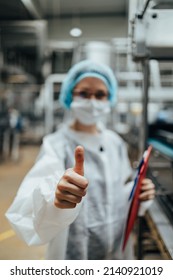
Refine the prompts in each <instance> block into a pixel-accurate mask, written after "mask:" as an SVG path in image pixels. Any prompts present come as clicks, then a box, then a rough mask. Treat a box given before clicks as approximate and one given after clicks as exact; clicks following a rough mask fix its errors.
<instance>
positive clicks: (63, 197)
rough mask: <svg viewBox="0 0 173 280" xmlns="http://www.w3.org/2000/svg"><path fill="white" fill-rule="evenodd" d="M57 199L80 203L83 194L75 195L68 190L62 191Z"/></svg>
mask: <svg viewBox="0 0 173 280" xmlns="http://www.w3.org/2000/svg"><path fill="white" fill-rule="evenodd" d="M57 199H58V200H60V201H68V202H72V203H80V202H81V200H82V197H81V196H77V195H73V194H71V193H68V192H60V193H58V195H57Z"/></svg>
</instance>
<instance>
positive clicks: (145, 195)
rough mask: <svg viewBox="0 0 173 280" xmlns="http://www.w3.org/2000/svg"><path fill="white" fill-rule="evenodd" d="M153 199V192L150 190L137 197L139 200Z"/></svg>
mask: <svg viewBox="0 0 173 280" xmlns="http://www.w3.org/2000/svg"><path fill="white" fill-rule="evenodd" d="M151 196H152V197H154V196H155V191H154V190H153V191H152V190H150V191H145V192H142V193H141V194H140V195H139V198H140V199H148V198H149V197H151Z"/></svg>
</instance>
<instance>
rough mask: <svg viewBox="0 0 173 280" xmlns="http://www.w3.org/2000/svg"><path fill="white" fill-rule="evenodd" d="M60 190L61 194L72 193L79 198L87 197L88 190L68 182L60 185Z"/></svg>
mask: <svg viewBox="0 0 173 280" xmlns="http://www.w3.org/2000/svg"><path fill="white" fill-rule="evenodd" d="M58 190H59V191H61V192H64V193H65V192H67V193H71V194H73V195H77V196H85V195H86V188H81V187H78V186H76V185H74V184H71V183H68V182H66V184H62V185H61V184H59V186H58Z"/></svg>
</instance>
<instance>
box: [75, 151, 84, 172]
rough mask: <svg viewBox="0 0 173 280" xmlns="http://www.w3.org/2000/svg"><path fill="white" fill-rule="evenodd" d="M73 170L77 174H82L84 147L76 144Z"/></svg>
mask: <svg viewBox="0 0 173 280" xmlns="http://www.w3.org/2000/svg"><path fill="white" fill-rule="evenodd" d="M73 170H74V171H75V172H76V173H78V174H79V175H82V176H84V148H83V147H82V146H77V147H76V149H75V165H74V168H73Z"/></svg>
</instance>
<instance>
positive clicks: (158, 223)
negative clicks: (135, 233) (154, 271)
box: [132, 0, 173, 259]
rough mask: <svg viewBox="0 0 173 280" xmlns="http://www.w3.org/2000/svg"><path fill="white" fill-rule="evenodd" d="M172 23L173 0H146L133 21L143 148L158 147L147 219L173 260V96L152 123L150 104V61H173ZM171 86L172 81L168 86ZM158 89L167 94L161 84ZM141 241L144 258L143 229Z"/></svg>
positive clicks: (140, 236)
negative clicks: (140, 88)
mask: <svg viewBox="0 0 173 280" xmlns="http://www.w3.org/2000/svg"><path fill="white" fill-rule="evenodd" d="M172 26H173V1H150V0H148V1H145V4H144V5H143V6H141V7H140V9H139V10H138V12H137V13H136V15H135V18H134V20H133V22H132V57H133V60H134V61H136V62H137V61H138V62H139V61H140V62H141V65H142V68H143V129H142V133H141V136H142V137H141V141H143V147H142V149H144V148H145V147H146V146H147V145H148V144H151V145H152V146H153V148H154V149H153V155H152V158H151V162H150V173H149V175H150V176H151V178H152V179H153V180H154V182H155V185H156V191H157V196H156V199H155V201H154V203H153V205H152V207H151V208H150V209H149V212H148V214H147V215H146V219H147V222H148V225H149V227H150V229H151V231H152V236H153V237H154V239H155V241H156V242H157V245H158V247H159V248H160V251H161V253H162V255H163V257H164V258H168V259H173V242H172V236H173V118H172V111H173V110H172V109H173V95H172V96H170V100H169V102H168V103H165V104H164V108H162V110H161V111H160V112H159V114H158V115H157V117H156V120H155V122H154V123H152V124H149V123H148V104H149V102H150V98H149V86H150V74H151V72H150V67H149V64H150V61H151V60H152V59H155V60H157V61H158V62H159V63H162V62H163V63H168V64H169V65H170V64H171V63H172V61H173V39H172V36H171V34H172ZM171 65H172V64H171ZM171 68H172V66H171V67H170V69H171ZM171 71H172V70H171ZM171 73H172V72H171ZM167 74H170V72H169V73H168V72H167ZM170 86H172V84H171V83H170V84H168V85H167V87H170ZM158 92H159V93H161V94H162V95H164V90H163V88H162V85H161V84H160V86H159V87H158ZM140 222H141V221H140ZM140 222H139V224H140ZM141 228H142V224H141ZM138 241H139V242H138V243H139V246H138V247H139V251H138V258H139V259H141V258H142V254H143V250H142V249H140V247H141V244H142V230H140V232H139V240H138Z"/></svg>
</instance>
